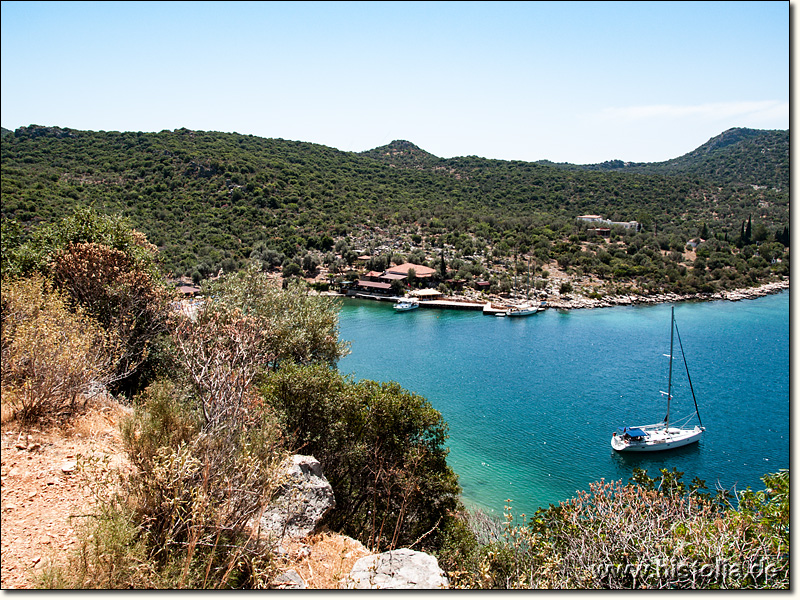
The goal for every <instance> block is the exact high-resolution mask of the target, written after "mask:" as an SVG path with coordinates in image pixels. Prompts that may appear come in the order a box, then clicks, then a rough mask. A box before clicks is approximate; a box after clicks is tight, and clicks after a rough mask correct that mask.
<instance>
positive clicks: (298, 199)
mask: <svg viewBox="0 0 800 600" xmlns="http://www.w3.org/2000/svg"><path fill="white" fill-rule="evenodd" d="M726 133H727V132H726ZM756 133H757V134H752V135H751V134H742V135H740V136H739V139H736V140H734V141H733V142H732V143H727V144H722V143H718V144H715V145H713V147H711V146H709V147H708V148H707V149H704V148H699V149H698V150H696V151H695V153H691V156H692V157H695V158H691V157H690V155H687V157H688V158H687V157H681V158H680V159H675V161H678V162H675V163H674V165H673V167H672V170H671V171H670V170H668V169H667V168H666V167H664V166H663V165H662V166H658V165H650V166H648V167H647V168H645V166H641V165H639V166H637V167H635V169H634V167H633V166H631V167H623V168H615V169H609V168H603V169H601V168H595V169H590V168H588V167H587V168H578V167H574V166H573V167H572V168H565V167H563V166H554V165H543V164H536V163H529V162H523V161H501V160H489V159H484V158H480V157H476V156H467V157H457V158H451V159H441V158H437V157H435V156H433V155H432V154H430V153H428V152H426V151H424V150H422V149H420V148H418V147H417V146H415V145H414V144H412V143H410V142H408V141H395V142H392V143H391V144H389V145H387V146H384V147H381V148H376V149H374V150H370V151H368V152H363V153H353V152H342V151H339V150H337V149H335V148H330V147H326V146H322V145H318V144H311V143H306V142H296V141H287V140H282V139H267V138H259V137H255V136H251V135H240V134H228V133H216V132H202V131H190V130H187V129H179V130H175V131H162V132H160V133H141V132H91V131H79V130H73V129H69V128H63V127H42V126H36V125H31V126H30V127H23V128H20V129H17V130H16V131H15V132H13V134H6V135H5V136H4V137H3V141H2V216H3V219H4V222H8V221H9V220H15V221H17V222H18V223H19V224H20V225H21V235H22V239H24V238H25V236H26V235H29V233H30V231H31V230H32V229H33V228H35V227H36V226H37V225H38V224H41V223H50V222H54V221H56V220H58V219H59V218H61V217H63V216H64V215H65V214H67V213H69V212H70V211H71V210H72V209H73V208H75V207H78V206H93V207H94V208H95V209H97V210H99V211H101V212H107V213H114V214H121V215H123V216H125V217H127V218H128V219H129V221H130V222H131V224H132V225H133V226H134V227H136V228H137V229H139V230H141V231H143V232H144V233H145V234H146V235H147V237H148V239H149V240H150V241H151V242H153V243H154V244H156V245H157V246H158V247H159V249H160V250H161V256H162V258H163V260H164V263H165V266H166V268H167V269H168V270H170V271H172V272H174V273H175V274H176V275H189V276H193V277H194V278H195V279H198V278H203V277H207V276H209V275H211V274H215V273H216V272H217V271H218V270H219V269H220V268H223V269H224V270H225V271H232V270H237V269H239V268H242V267H243V266H244V265H245V264H246V263H247V262H248V261H250V260H262V261H266V262H268V263H269V264H270V265H271V266H273V267H274V266H280V265H282V264H283V265H286V264H287V263H294V264H295V265H299V266H303V267H304V268H305V270H307V271H313V268H314V265H315V264H316V265H319V264H321V263H322V262H323V261H327V262H331V261H333V260H341V261H343V262H345V263H348V264H346V265H341V266H342V267H343V268H344V267H347V266H350V265H351V264H352V260H351V259H347V258H346V256H350V257H352V256H353V254H355V255H356V256H357V255H358V254H359V253H369V254H374V255H384V256H386V260H390V259H391V257H392V255H393V254H404V255H409V254H414V253H416V254H417V258H418V259H419V260H421V261H426V260H427V261H432V260H436V259H437V257H438V256H439V255H441V254H442V252H446V253H447V254H448V255H449V256H450V259H449V260H451V261H456V260H457V261H461V263H458V262H455V263H454V264H455V266H454V270H455V271H459V270H460V269H461V266H462V265H463V263H465V262H468V263H469V264H467V265H466V266H464V269H463V270H462V272H461V275H462V276H465V277H473V276H474V277H478V276H481V277H483V276H486V277H489V276H490V271H491V270H492V269H493V268H494V267H493V266H492V262H493V261H495V260H499V259H502V258H503V257H511V256H512V255H514V254H519V253H523V254H524V253H528V254H529V255H530V257H531V259H534V251H536V252H538V255H537V257H536V258H535V260H537V261H539V262H538V266H540V267H541V266H542V265H544V264H546V263H547V262H548V261H552V260H556V259H558V258H559V257H564V256H567V255H568V254H569V255H570V256H572V259H568V258H567V259H565V261H566V264H567V265H569V264H570V260H571V261H572V262H574V261H575V260H577V254H576V253H580V252H581V251H582V250H585V249H582V248H581V247H579V246H576V245H575V244H576V243H577V242H578V241H582V240H583V241H585V240H586V231H585V230H586V226H585V225H581V224H580V223H578V222H576V217H577V216H579V215H583V214H587V213H588V214H600V215H602V216H603V217H605V218H606V219H609V220H611V221H622V222H627V221H633V220H636V221H639V222H640V223H641V226H642V229H643V230H644V231H645V232H648V233H650V234H651V235H650V238H651V242H652V243H653V244H654V245H655V248H658V247H659V246H660V247H661V248H662V250H667V249H670V248H677V249H682V248H683V246H684V245H685V244H686V242H687V241H688V240H689V239H691V238H692V237H695V236H698V235H699V234H700V233H701V232H703V231H706V230H707V231H708V232H710V233H711V234H712V235H713V236H715V237H716V238H719V239H721V240H726V239H728V240H730V241H733V239H734V238H735V237H737V236H739V235H740V232H741V231H742V230H743V227H744V223H745V221H748V220H749V219H752V220H753V223H752V226H753V227H754V228H756V227H757V228H759V232H760V237H759V239H762V240H763V239H767V236H772V235H773V233H774V232H776V231H777V230H783V229H784V228H786V227H788V220H789V189H788V178H786V180H785V181H784V179H783V178H784V176H785V175H787V173H785V172H784V171H783V170H782V167H781V166H780V165H781V164H783V162H788V146H785V145H782V143H780V140H777V141H775V142H774V144H773V146H772V147H773V148H774V152H772V151H771V153H768V154H767V153H761V154H759V153H757V151H756V149H757V148H758V147H759V146H758V145H756V144H759V143H760V144H762V146H761V147H762V149H763V143H764V141H763V140H766V139H772V137H770V136H771V135H772V134H769V135H767V134H768V133H769V132H766V133H765V132H762V133H760V134H758V132H756ZM723 135H725V134H723ZM732 137H735V136H731V135H727V136H726V137H725V139H726V140H730V139H732ZM779 137H780V136H777V138H779ZM785 137H787V138H788V134H787V135H786V136H785ZM777 138H776V139H777ZM759 140H761V141H759ZM734 153H735V154H734ZM731 156H736V157H738V158H736V159H735V160H733V159H732V158H731ZM765 156H767V158H769V161H766V160H764V157H765ZM681 161H682V162H681ZM756 163H757V164H756ZM675 165H677V166H675ZM680 165H685V166H682V167H681V166H680ZM698 165H704V166H703V169H704V171H703V173H708V175H707V176H706V175H704V177H700V176H698V175H697V172H698V169H700V166H698ZM768 165H772V167H769V166H768ZM759 169H761V170H762V171H764V172H766V171H767V170H769V169H771V172H773V173H775V176H776V177H778V180H776V183H777V184H779V185H778V186H777V187H776V186H772V185H770V186H768V187H767V188H763V189H753V187H752V185H743V183H742V182H745V181H750V180H753V178H754V177H756V175H754V174H753V173H756V172H757V171H758V170H759ZM648 170H649V171H650V172H648ZM730 173H733V174H734V175H730ZM757 180H758V181H760V182H762V183H763V181H762V179H758V178H757ZM765 180H766V179H764V181H765ZM759 185H761V184H759ZM704 227H705V230H704ZM573 235H575V236H577V237H576V238H575V240H573V241H572V242H570V241H569V240H570V238H571V236H573ZM556 242H558V243H556ZM645 243H646V242H645V240H644V239H643V240H641V242H640V243H639V244H638V245H639V246H643V245H645ZM559 244H560V245H559ZM337 257H338V259H337ZM594 258H596V257H594ZM594 258H592V260H591V261H590V262H591V264H586V265H584V267H583V269H584V270H588V271H590V272H592V271H593V272H598V270H597V268H595V267H596V266H597V265H596V263H595V260H594ZM598 260H599V259H598ZM619 260H623V257H619ZM600 262H602V261H600ZM470 265H471V266H470ZM306 267H308V268H306ZM298 268H299V267H298ZM503 268H505V269H507V266H506V267H503ZM598 268H599V267H598ZM600 271H602V269H600Z"/></svg>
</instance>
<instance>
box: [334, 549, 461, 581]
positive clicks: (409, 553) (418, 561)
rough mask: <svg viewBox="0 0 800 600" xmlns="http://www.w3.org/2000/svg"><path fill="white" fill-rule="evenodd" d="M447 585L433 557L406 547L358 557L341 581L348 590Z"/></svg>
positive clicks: (444, 576)
mask: <svg viewBox="0 0 800 600" xmlns="http://www.w3.org/2000/svg"><path fill="white" fill-rule="evenodd" d="M448 586H449V582H448V580H447V577H446V575H445V573H444V571H442V569H440V568H439V563H438V561H437V560H436V558H434V557H433V556H431V555H430V554H425V553H424V552H417V551H416V550H409V549H407V548H402V549H400V550H391V551H389V552H384V553H382V554H372V555H370V556H365V557H364V558H361V559H359V560H358V561H357V562H356V564H355V565H353V569H352V570H351V571H350V575H349V576H348V577H347V578H346V579H345V581H344V582H342V587H343V588H344V589H350V590H365V589H379V590H409V589H422V590H432V589H445V588H447V587H448Z"/></svg>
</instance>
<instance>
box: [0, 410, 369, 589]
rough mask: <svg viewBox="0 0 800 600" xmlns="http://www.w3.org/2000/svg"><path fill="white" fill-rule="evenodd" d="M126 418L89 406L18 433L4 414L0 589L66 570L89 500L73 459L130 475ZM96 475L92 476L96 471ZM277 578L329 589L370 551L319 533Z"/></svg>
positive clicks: (292, 545)
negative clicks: (64, 419) (287, 575)
mask: <svg viewBox="0 0 800 600" xmlns="http://www.w3.org/2000/svg"><path fill="white" fill-rule="evenodd" d="M127 411H128V409H126V408H125V407H123V406H121V405H119V404H118V403H116V402H114V401H111V400H106V401H96V402H93V403H92V404H91V405H90V406H88V407H87V410H86V412H85V413H84V414H82V415H80V416H78V417H76V418H75V419H73V420H72V421H71V422H70V423H69V424H67V425H62V426H51V427H42V426H35V427H22V426H21V425H20V424H19V423H17V422H15V421H13V420H11V419H9V418H8V417H7V415H4V418H3V422H2V427H1V428H0V444H1V448H2V473H1V476H0V481H1V482H2V488H1V489H2V502H1V503H0V505H1V506H2V523H0V525H1V526H2V529H1V530H0V545H1V546H2V560H1V562H0V571H2V575H1V579H2V581H0V583H1V584H2V589H4V590H11V589H35V588H37V587H40V586H41V583H40V582H39V580H38V577H40V576H41V575H42V574H43V571H44V569H45V568H46V567H47V566H48V565H49V564H53V565H62V566H63V565H66V564H67V560H68V557H69V556H70V554H72V552H74V551H75V550H77V548H78V546H79V540H78V535H79V531H80V529H81V526H82V525H83V523H84V522H85V521H86V518H87V517H86V515H88V514H90V513H91V511H92V505H93V504H94V502H95V499H94V497H93V495H92V493H91V490H90V489H89V487H88V485H87V481H88V480H87V476H86V475H85V474H83V473H81V469H80V463H81V462H82V460H81V459H79V457H83V458H87V457H93V458H95V459H99V464H106V463H104V461H106V460H107V464H106V466H105V467H103V469H104V470H119V469H123V470H124V469H127V468H129V466H128V463H127V461H126V456H125V452H124V449H123V444H122V438H121V435H120V432H119V427H118V425H119V420H120V418H121V417H122V416H123V415H124V414H125V413H126V412H127ZM95 472H96V471H95ZM282 550H283V551H282V552H281V553H280V555H279V556H280V562H279V564H280V568H281V570H282V571H284V572H285V571H294V572H295V573H297V575H299V576H300V578H301V579H302V582H303V585H304V587H306V588H308V589H336V588H338V587H339V583H340V581H341V580H342V579H343V578H344V577H346V576H347V574H348V573H349V572H350V570H351V569H352V567H353V564H354V563H355V562H356V561H357V560H358V559H359V558H361V557H362V556H366V555H368V554H370V552H369V551H368V550H367V549H366V548H365V547H364V546H363V545H362V544H361V543H360V542H358V541H356V540H354V539H352V538H349V537H346V536H343V535H339V534H336V533H332V532H329V531H325V532H323V533H320V534H317V535H314V536H311V537H309V538H306V539H302V540H291V541H287V542H285V543H284V544H283V548H282Z"/></svg>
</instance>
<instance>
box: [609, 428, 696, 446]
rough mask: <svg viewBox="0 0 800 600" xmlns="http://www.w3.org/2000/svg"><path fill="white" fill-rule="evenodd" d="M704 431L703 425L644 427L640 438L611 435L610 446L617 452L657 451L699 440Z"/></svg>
mask: <svg viewBox="0 0 800 600" xmlns="http://www.w3.org/2000/svg"><path fill="white" fill-rule="evenodd" d="M704 431H705V428H704V427H699V426H697V427H695V428H694V429H678V428H676V427H670V428H669V429H667V428H665V427H661V428H658V429H645V432H646V434H647V435H646V436H644V437H641V438H629V439H625V437H624V436H621V435H616V434H615V435H613V436H612V437H611V447H612V448H613V449H614V450H616V451H617V452H658V451H660V450H671V449H673V448H680V447H681V446H688V445H689V444H694V443H695V442H698V441H699V440H700V437H701V436H702V435H703V432H704Z"/></svg>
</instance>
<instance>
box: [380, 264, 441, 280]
mask: <svg viewBox="0 0 800 600" xmlns="http://www.w3.org/2000/svg"><path fill="white" fill-rule="evenodd" d="M409 269H414V274H415V275H416V276H417V277H431V276H432V275H433V274H434V273H436V269H431V268H430V267H426V266H424V265H415V264H413V263H403V264H402V265H397V266H396V267H391V268H390V269H386V272H387V273H396V274H400V275H408V271H409Z"/></svg>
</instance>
